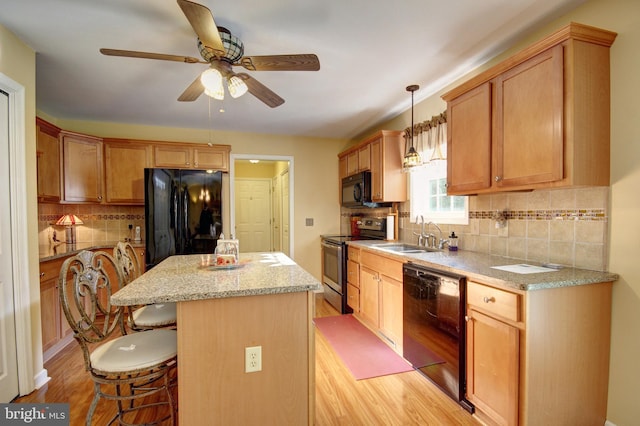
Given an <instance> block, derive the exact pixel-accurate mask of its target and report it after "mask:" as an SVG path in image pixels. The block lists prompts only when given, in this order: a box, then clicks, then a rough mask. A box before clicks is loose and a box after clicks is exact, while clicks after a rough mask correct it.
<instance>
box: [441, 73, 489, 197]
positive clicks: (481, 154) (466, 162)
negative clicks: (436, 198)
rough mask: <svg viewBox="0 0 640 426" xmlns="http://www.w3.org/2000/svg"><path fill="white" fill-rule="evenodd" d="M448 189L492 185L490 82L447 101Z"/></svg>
mask: <svg viewBox="0 0 640 426" xmlns="http://www.w3.org/2000/svg"><path fill="white" fill-rule="evenodd" d="M447 120H448V129H449V132H448V133H447V193H448V194H460V193H462V194H465V193H469V191H474V190H480V189H487V188H490V187H491V84H490V83H485V84H483V85H481V86H479V87H477V88H475V89H473V90H471V91H469V92H467V93H465V94H464V95H461V96H459V97H457V98H455V99H454V100H452V101H451V102H449V103H448V104H447Z"/></svg>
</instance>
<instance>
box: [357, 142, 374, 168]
mask: <svg viewBox="0 0 640 426" xmlns="http://www.w3.org/2000/svg"><path fill="white" fill-rule="evenodd" d="M370 168H371V145H369V144H366V145H365V146H362V147H360V148H359V149H358V170H360V171H364V170H369V169H370Z"/></svg>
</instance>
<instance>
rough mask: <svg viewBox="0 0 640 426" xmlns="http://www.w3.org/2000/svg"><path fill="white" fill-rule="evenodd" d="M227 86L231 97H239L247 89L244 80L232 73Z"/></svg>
mask: <svg viewBox="0 0 640 426" xmlns="http://www.w3.org/2000/svg"><path fill="white" fill-rule="evenodd" d="M228 87H229V94H230V95H231V97H233V98H239V97H240V96H242V95H244V94H245V93H247V90H249V88H248V87H247V84H246V83H245V82H244V80H242V79H241V78H240V77H238V76H237V75H232V76H231V77H229V85H228Z"/></svg>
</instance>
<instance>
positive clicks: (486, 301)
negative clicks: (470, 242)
mask: <svg viewBox="0 0 640 426" xmlns="http://www.w3.org/2000/svg"><path fill="white" fill-rule="evenodd" d="M467 291H468V295H467V297H468V303H469V308H468V310H467V318H468V321H467V398H468V399H469V401H471V402H472V403H473V404H474V405H475V406H476V407H477V408H478V409H480V410H482V412H484V413H485V414H487V415H488V416H489V417H490V418H491V419H492V420H494V421H495V422H496V423H497V424H500V425H516V424H518V384H519V364H518V363H519V361H520V353H519V350H520V347H519V336H520V330H519V329H518V328H517V327H516V326H514V325H512V324H510V323H508V322H503V321H504V319H503V317H501V316H500V315H499V314H501V313H507V314H509V316H511V315H510V314H511V313H513V310H514V309H515V310H517V309H518V307H519V305H518V304H517V297H518V296H517V295H515V294H513V293H508V292H504V291H500V290H497V289H494V288H492V287H486V286H482V285H479V284H477V283H473V282H469V283H468V288H467ZM500 295H502V296H504V297H502V298H500V297H496V296H500ZM510 296H511V297H510ZM510 302H515V303H510ZM475 306H480V307H481V308H483V310H484V311H485V312H487V313H491V314H493V315H494V316H489V315H485V314H482V313H480V312H479V311H478V310H477V309H475V308H474V307H475ZM501 319H502V321H501Z"/></svg>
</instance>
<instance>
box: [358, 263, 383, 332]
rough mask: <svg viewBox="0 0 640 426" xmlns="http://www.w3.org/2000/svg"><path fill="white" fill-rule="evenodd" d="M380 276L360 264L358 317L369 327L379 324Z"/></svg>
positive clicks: (376, 327) (377, 326)
mask: <svg viewBox="0 0 640 426" xmlns="http://www.w3.org/2000/svg"><path fill="white" fill-rule="evenodd" d="M379 306H380V276H379V275H378V273H377V272H376V271H374V270H373V269H371V268H368V267H366V266H363V265H360V318H362V320H363V321H364V322H365V323H366V324H367V325H368V326H370V327H371V328H373V329H378V328H379V326H380V307H379Z"/></svg>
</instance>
